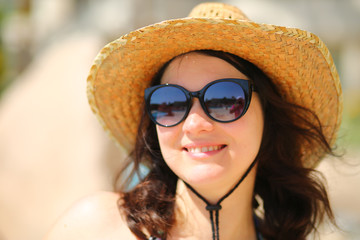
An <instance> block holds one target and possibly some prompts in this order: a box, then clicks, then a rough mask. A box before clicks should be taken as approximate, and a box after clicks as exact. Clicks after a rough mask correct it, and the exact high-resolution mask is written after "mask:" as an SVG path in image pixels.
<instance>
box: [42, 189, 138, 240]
mask: <svg viewBox="0 0 360 240" xmlns="http://www.w3.org/2000/svg"><path fill="white" fill-rule="evenodd" d="M119 199H120V195H119V194H118V193H114V192H96V193H94V194H91V195H89V196H87V197H85V198H83V199H81V200H79V201H78V202H76V203H75V204H74V205H73V206H72V207H71V208H70V209H69V210H67V211H66V212H65V213H64V214H63V215H62V216H61V217H60V218H59V220H58V221H57V222H56V223H55V225H54V226H53V228H52V229H51V230H50V232H49V233H48V234H47V236H46V237H45V240H60V239H62V240H64V239H67V240H71V239H87V240H90V239H106V240H111V239H136V238H135V236H134V235H133V234H132V233H131V232H130V230H129V229H128V227H127V225H126V222H125V220H124V218H123V216H122V215H121V213H120V211H119V208H118V201H119Z"/></svg>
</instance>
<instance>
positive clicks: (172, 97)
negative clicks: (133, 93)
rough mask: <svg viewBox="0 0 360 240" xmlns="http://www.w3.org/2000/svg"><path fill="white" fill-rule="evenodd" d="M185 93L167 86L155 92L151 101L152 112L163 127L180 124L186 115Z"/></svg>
mask: <svg viewBox="0 0 360 240" xmlns="http://www.w3.org/2000/svg"><path fill="white" fill-rule="evenodd" d="M186 106H187V104H186V96H185V93H184V92H183V91H182V90H180V89H179V88H177V87H173V86H165V87H161V88H158V89H157V90H156V91H154V92H153V94H152V96H151V99H150V112H151V115H152V117H153V119H155V121H156V122H158V123H159V124H161V125H165V126H171V125H174V124H176V123H178V122H179V121H180V120H181V119H182V118H183V117H184V115H185V113H186Z"/></svg>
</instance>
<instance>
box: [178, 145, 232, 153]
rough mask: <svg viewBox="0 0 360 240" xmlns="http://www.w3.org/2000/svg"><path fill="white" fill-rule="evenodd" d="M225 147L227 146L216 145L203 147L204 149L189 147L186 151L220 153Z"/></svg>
mask: <svg viewBox="0 0 360 240" xmlns="http://www.w3.org/2000/svg"><path fill="white" fill-rule="evenodd" d="M225 147H226V145H215V146H203V147H189V148H184V149H185V151H187V152H191V153H205V152H212V151H218V150H221V149H223V148H225Z"/></svg>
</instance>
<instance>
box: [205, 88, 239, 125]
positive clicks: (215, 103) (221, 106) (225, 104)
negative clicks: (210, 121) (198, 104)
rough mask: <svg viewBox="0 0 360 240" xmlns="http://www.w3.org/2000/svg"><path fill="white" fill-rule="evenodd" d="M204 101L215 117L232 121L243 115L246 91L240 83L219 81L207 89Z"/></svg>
mask: <svg viewBox="0 0 360 240" xmlns="http://www.w3.org/2000/svg"><path fill="white" fill-rule="evenodd" d="M204 102H205V106H206V108H207V111H208V112H209V114H210V115H211V116H212V117H213V118H215V119H217V120H220V121H231V120H234V119H236V118H237V117H239V116H241V114H242V112H243V110H244V106H245V93H244V90H243V89H242V87H241V86H240V85H239V84H236V83H233V82H219V83H215V84H213V85H211V86H210V87H209V88H208V89H207V90H206V93H205V96H204Z"/></svg>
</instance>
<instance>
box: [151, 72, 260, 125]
mask: <svg viewBox="0 0 360 240" xmlns="http://www.w3.org/2000/svg"><path fill="white" fill-rule="evenodd" d="M220 82H233V83H236V84H238V85H240V87H241V88H242V89H243V91H244V95H245V106H244V109H243V111H242V113H241V114H240V115H239V116H237V117H236V118H235V119H232V120H226V121H223V120H219V119H216V118H214V117H213V116H211V115H210V113H209V112H208V110H207V108H206V106H205V102H204V95H205V93H206V90H207V89H208V88H209V87H211V86H212V85H214V84H216V83H220ZM168 86H172V87H175V88H178V89H180V90H181V91H182V92H183V93H184V94H185V97H186V105H187V108H186V112H185V113H184V116H183V117H182V118H181V119H180V120H179V121H178V122H177V123H175V124H172V125H163V124H161V123H159V122H157V121H156V119H155V118H154V117H153V115H152V114H151V110H150V99H151V96H152V94H153V93H154V92H155V91H156V90H157V89H159V88H163V87H168ZM253 91H255V89H254V84H253V82H252V81H251V80H246V79H240V78H222V79H218V80H214V81H212V82H210V83H208V84H206V85H205V86H204V87H203V88H202V89H201V90H199V91H194V92H191V91H188V90H187V89H185V88H184V87H182V86H180V85H177V84H169V83H166V84H160V85H156V86H152V87H149V88H146V89H145V94H144V98H145V108H146V111H147V113H148V115H149V116H150V119H151V120H152V121H153V122H154V123H155V124H157V125H159V126H162V127H174V126H176V125H178V124H180V123H181V122H182V121H184V120H185V119H186V118H187V116H188V114H189V112H190V110H191V107H192V104H193V103H192V100H193V98H198V99H199V102H200V105H201V107H202V109H203V111H204V112H205V114H206V116H208V117H209V118H210V119H212V120H214V121H216V122H220V123H229V122H234V121H236V120H238V119H239V118H241V117H242V116H244V114H245V113H246V112H247V110H248V108H249V106H250V102H251V97H252V92H253Z"/></svg>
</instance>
